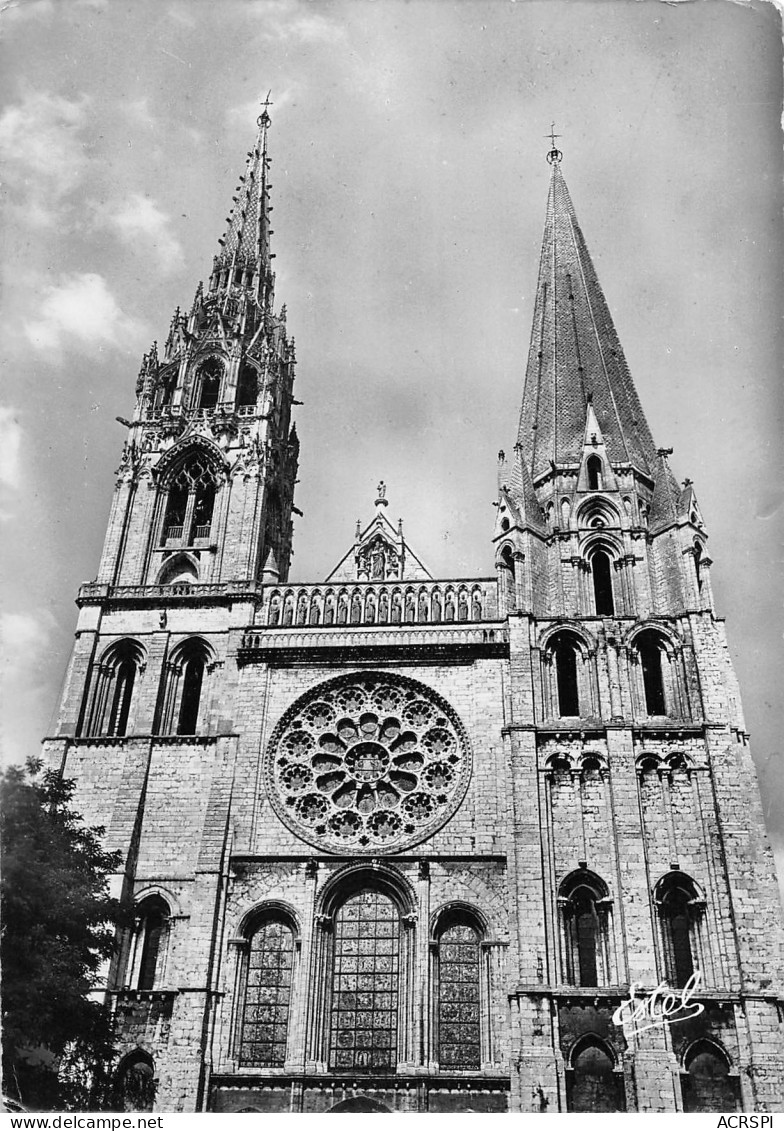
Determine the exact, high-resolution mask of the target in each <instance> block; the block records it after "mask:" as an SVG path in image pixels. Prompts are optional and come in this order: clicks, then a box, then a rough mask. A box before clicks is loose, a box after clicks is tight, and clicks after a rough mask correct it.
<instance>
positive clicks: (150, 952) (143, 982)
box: [128, 895, 170, 990]
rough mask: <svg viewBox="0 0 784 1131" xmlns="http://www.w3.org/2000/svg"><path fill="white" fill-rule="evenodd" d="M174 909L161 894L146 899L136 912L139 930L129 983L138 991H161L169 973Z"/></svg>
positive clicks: (135, 935)
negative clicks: (167, 972)
mask: <svg viewBox="0 0 784 1131" xmlns="http://www.w3.org/2000/svg"><path fill="white" fill-rule="evenodd" d="M169 931H170V909H169V905H168V903H167V902H166V900H165V899H163V897H162V896H160V895H150V896H148V897H147V898H146V899H143V900H142V901H141V902H140V903H139V906H138V908H137V912H136V927H135V931H134V935H133V940H132V946H131V953H130V956H129V975H128V981H129V983H130V984H131V986H132V987H133V988H134V989H138V990H155V989H158V988H160V986H161V983H162V982H163V979H164V975H165V973H166V959H167V957H168V949H169Z"/></svg>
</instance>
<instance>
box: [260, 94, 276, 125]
mask: <svg viewBox="0 0 784 1131" xmlns="http://www.w3.org/2000/svg"><path fill="white" fill-rule="evenodd" d="M259 101H260V102H261V99H259ZM272 105H273V102H272V91H271V90H268V91H267V97H266V98H265V99H264V101H263V102H261V106H262V111H261V113H260V114H259V116H258V118H257V119H256V125H258V126H268V125H269V124H270V116H269V108H270V106H272Z"/></svg>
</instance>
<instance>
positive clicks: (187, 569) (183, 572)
mask: <svg viewBox="0 0 784 1131" xmlns="http://www.w3.org/2000/svg"><path fill="white" fill-rule="evenodd" d="M198 580H199V564H198V562H197V560H196V559H195V558H194V557H192V556H191V555H190V554H174V555H172V557H170V558H167V560H166V561H165V562H164V563H163V565H162V566H161V569H160V572H159V574H158V577H157V579H156V582H155V584H156V585H195V584H196V583H197V582H198Z"/></svg>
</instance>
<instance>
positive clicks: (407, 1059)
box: [46, 107, 784, 1112]
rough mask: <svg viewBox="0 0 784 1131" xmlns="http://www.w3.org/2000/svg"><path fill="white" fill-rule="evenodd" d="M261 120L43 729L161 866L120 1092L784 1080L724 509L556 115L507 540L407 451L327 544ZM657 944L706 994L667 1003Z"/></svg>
mask: <svg viewBox="0 0 784 1131" xmlns="http://www.w3.org/2000/svg"><path fill="white" fill-rule="evenodd" d="M258 125H259V132H258V137H257V140H256V144H255V146H254V148H253V150H251V151H250V153H249V154H248V161H247V164H246V170H245V173H244V174H243V177H242V178H241V180H240V187H239V189H238V190H237V197H236V200H235V208H234V210H233V212H232V213H231V215H230V217H229V218H228V220H227V223H228V229H227V232H226V235H225V236H224V240H223V242H222V245H221V247H222V250H221V252H220V254H219V255H218V256H217V257H216V259H215V262H214V266H213V271H212V274H211V277H210V282H209V287H208V290H207V291H206V292H204V291H203V290H202V289H201V287H200V288H199V290H197V293H196V299H195V301H194V305H193V308H192V310H191V313H190V315H189V316H188V317H187V318H186V317H185V316H184V315H181V314H180V313H179V312H177V313H176V314H175V317H174V320H173V322H172V327H171V330H170V333H169V337H168V339H167V341H166V345H165V347H164V350H163V353H162V356H161V357H160V358H159V357H158V353H157V348H156V347H153V349H152V351H151V352H150V353H149V354H148V355H147V356H146V357H145V359H144V362H143V365H142V372H141V374H140V377H139V382H138V385H137V404H136V409H135V412H134V416H133V420H132V421H131V422H129V423H128V428H129V436H128V441H127V443H126V446H125V450H124V454H123V460H122V464H121V467H120V471H119V472H118V481H117V485H116V489H115V495H114V501H113V505H112V511H111V516H110V521H109V529H108V532H107V538H106V543H105V546H104V552H103V555H102V559H101V563H100V567H99V574H98V578H97V580H96V581H95V582H94V583H91V584H89V585H86V586H83V587H82V589H81V590H80V594H79V599H78V604H79V610H80V611H79V623H78V627H77V633H76V642H75V645H74V651H73V656H72V659H71V663H70V666H69V670H68V675H67V678H66V684H65V689H64V692H63V699H62V703H61V710H60V717H59V724H58V733H57V735H56V736H54V737H52V738H50V739H48V740H47V742H46V747H47V752H48V757H49V760H50V763H51V764H54V765H57V766H60V767H61V768H62V771H63V773H64V774H66V776H68V777H71V778H75V779H76V782H77V790H76V796H75V804H76V806H77V807H78V808H79V810H80V811H81V812H82V814H83V815H84V817H85V819H86V820H87V821H88V822H89V823H91V824H102V825H105V826H106V830H107V833H106V837H107V844H108V847H110V848H118V849H120V850H121V852H122V856H123V868H122V871H121V873H120V874H118V875H117V877H116V878H115V883H116V888H117V891H118V892H121V893H123V894H124V895H125V897H126V898H127V899H128V900H129V901H133V904H134V906H135V924H134V926H133V928H132V929H128V930H127V931H125V932H124V933H123V935H122V937H121V938H120V939H119V940H118V948H117V954H116V957H115V959H114V961H113V963H112V966H111V968H110V969H109V970H107V971H106V981H105V985H104V986H102V987H101V988H102V990H103V991H104V992H105V993H106V994H107V995H108V998H109V1000H110V1001H111V1002H112V1007H113V1009H114V1013H115V1018H116V1026H117V1038H118V1048H119V1051H120V1054H121V1058H120V1061H119V1063H118V1065H117V1082H118V1096H119V1099H120V1102H121V1103H125V1104H126V1105H128V1106H133V1107H134V1108H137V1109H138V1108H139V1107H144V1108H146V1109H147V1110H152V1109H153V1108H156V1109H157V1110H161V1111H177V1110H180V1111H192V1110H216V1111H282V1110H285V1111H328V1110H329V1111H341V1110H347V1111H390V1110H399V1111H442V1112H443V1111H467V1110H470V1111H506V1110H516V1111H560V1110H572V1111H581V1110H601V1111H616V1110H617V1111H622V1110H640V1111H676V1110H684V1109H685V1110H706V1111H713V1110H715V1111H726V1110H733V1109H735V1108H738V1107H740V1106H743V1108H748V1109H756V1110H772V1109H774V1108H775V1106H776V1104H777V1101H779V1100H780V1081H781V1079H782V1078H783V1077H784V1059H783V1055H782V1045H783V1041H782V1029H781V1025H782V1022H781V1016H782V1013H781V1010H782V998H781V988H780V986H779V985H778V984H777V983H776V982H775V978H776V977H777V976H778V972H779V971H780V970H781V968H782V964H781V919H780V912H779V910H778V900H777V893H776V889H775V881H774V877H773V870H772V861H771V855H770V850H769V848H768V847H767V843H766V840H765V832H764V824H763V819H762V814H761V809H760V802H759V797H758V794H757V789H756V782H755V780H754V773H753V767H752V763H751V760H750V756H749V752H748V744H747V740H748V736H747V734H746V732H745V728H744V723H743V719H742V715H741V710H740V700H739V695H738V689H737V683H736V680H735V677H734V673H733V670H732V665H731V662H730V659H729V654H728V651H727V647H726V642H725V639H724V629H723V624H722V622H721V620H720V619H719V618H717V617H716V615H715V613H714V610H713V600H712V595H711V589H710V578H709V566H710V560H709V557H708V553H707V534H706V531H705V528H704V523H703V520H702V516H701V513H700V510H699V507H698V504H697V501H696V496H695V494H694V489H693V486H692V485H691V484H690V483H688V482H687V483H686V484H684V485H683V486H680V485H679V484H678V483H677V481H676V480H675V478H674V475H673V473H672V472H671V470H670V468H669V465H668V462H667V457H668V453H667V452H666V451H665V450H663V449H657V448H656V446H655V443H654V440H653V438H652V437H651V434H650V431H649V429H648V425H647V423H646V420H645V416H644V413H643V411H642V407H641V405H640V403H639V400H638V398H637V394H636V392H635V389H634V385H633V383H632V379H631V376H630V374H629V372H628V369H627V366H626V363H625V361H624V357H623V352H622V349H621V346H620V342H619V339H618V337H617V335H616V332H615V330H614V328H613V324H612V319H611V316H610V312H609V307H608V304H607V302H606V300H605V298H604V296H603V294H602V290H601V287H600V285H599V282H598V279H597V277H596V273H595V270H594V268H593V265H592V263H591V259H590V256H589V254H588V251H587V247H586V244H585V241H584V239H583V236H582V233H581V231H580V228H579V225H578V223H577V219H576V215H575V211H574V208H573V206H572V203H571V199H570V197H569V193H568V190H567V188H566V184H565V182H564V179H563V176H562V173H561V168H560V163H561V154H560V152H559V151H558V150H556V149H555V148H553V149H552V150H551V153H550V162H551V165H552V179H551V184H550V194H549V199H548V204H547V219H546V224H545V233H544V240H543V248H542V257H541V263H540V270H539V280H538V285H537V294H536V302H535V309H534V324H533V331H532V337H531V346H530V351H529V356H528V364H527V369H526V379H525V387H524V391H523V399H522V408H521V414H520V424H519V431H518V437H517V443H516V444H515V446H514V450H513V453H512V455H511V457H510V458H509V460H507V459H506V457H505V455H504V454H503V453H501V454H500V457H499V487H498V499H497V514H496V523H495V529H494V531H493V545H494V553H495V566H496V569H495V574H494V575H492V576H488V577H480V578H471V579H466V578H445V579H436V578H434V577H433V576H432V575H431V573H430V572H429V571H428V569H427V568H426V567H425V565H424V564H423V562H422V559H421V558H420V557H419V555H418V554H417V553H416V552H415V550H414V548H413V547H411V546H410V545H409V543H408V541H407V539H406V538H405V537H404V535H403V527H402V523H400V522H398V523H397V525H395V523H394V522H392V521H390V519H389V518H388V516H387V510H388V506H389V500H388V499H387V490H386V487H385V486H384V484H383V483H382V484H380V485H379V489H378V493H377V497H376V500H375V513H374V515H373V517H372V518H371V520H370V521H369V522H367V523H365V524H364V525H363V524H362V523H357V527H356V532H355V535H354V538H353V542H351V544H350V545H348V546H347V550H346V553H345V554H344V555H343V556H342V558H341V560H340V561H339V562H338V564H337V565H336V567H335V569H334V570H333V571H332V572H331V573H330V574H329V576H328V577H327V578H325V579H324V580H323V581H319V582H315V583H309V584H305V583H297V584H293V583H290V582H289V580H288V566H289V559H290V554H291V513H292V510H293V509H294V508H293V490H294V482H295V475H296V467H297V459H298V445H297V440H296V434H295V432H294V430H293V428H292V427H291V421H290V412H291V405H292V403H293V397H292V382H293V363H294V350H293V344H292V342H291V341H290V340H289V339H288V338H287V335H286V328H285V320H284V318H283V314H282V312H281V314H277V315H276V314H275V313H274V309H273V285H274V276H273V274H272V270H271V258H272V256H271V252H270V250H269V236H270V230H269V212H270V204H269V199H268V197H269V184H268V180H267V174H268V156H267V135H268V131H269V125H270V121H269V115H268V112H267V108H266V107H265V109H264V112H263V113H262V115H261V116H260V118H259V122H258ZM347 543H348V538H347ZM659 981H665V982H667V983H668V984H669V985H670V986H671V987H673V988H674V989H675V991H676V993H680V992H681V991H682V990H683V989H684V987H686V986H690V987H691V991H692V999H693V1002H695V1003H696V1004H697V1005H699V1007H700V1008H699V1010H697V1011H696V1012H695V1011H694V1008H692V1009H690V1010H688V1011H687V1012H688V1014H689V1015H688V1016H684V1015H681V1016H679V1017H678V1019H677V1020H674V1023H673V1024H671V1025H669V1026H663V1025H660V1026H657V1027H652V1028H648V1029H644V1028H643V1027H642V1026H639V1025H638V1026H635V1025H634V1024H633V1023H632V1021H631V1020H630V1019H629V1016H628V1011H627V1013H626V1014H625V1015H624V1012H623V1004H624V1002H625V1001H627V1000H629V999H630V998H631V999H632V1000H633V1001H635V1002H637V1003H638V1004H639V1003H640V1002H643V1001H644V1000H645V999H646V996H647V995H648V994H649V993H650V992H651V991H652V990H653V989H654V988H655V987H656V985H657V983H658V982H659ZM619 1010H620V1012H619Z"/></svg>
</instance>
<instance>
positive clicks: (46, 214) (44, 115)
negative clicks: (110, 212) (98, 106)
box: [0, 91, 89, 226]
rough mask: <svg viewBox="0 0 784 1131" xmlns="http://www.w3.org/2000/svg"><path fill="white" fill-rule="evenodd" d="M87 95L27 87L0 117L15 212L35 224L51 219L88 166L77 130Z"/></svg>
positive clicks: (0, 154)
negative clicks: (72, 96)
mask: <svg viewBox="0 0 784 1131" xmlns="http://www.w3.org/2000/svg"><path fill="white" fill-rule="evenodd" d="M88 102H89V100H88V98H87V96H86V95H82V97H81V98H79V99H76V100H69V99H67V98H61V97H59V96H58V95H50V94H46V93H45V92H44V91H31V92H28V94H26V95H25V97H24V98H23V99H22V100H21V102H17V103H15V104H14V105H12V106H8V107H6V109H5V110H4V111H3V114H2V116H0V162H2V165H3V173H4V179H5V182H6V185H7V186H8V189H9V191H10V197H11V201H12V203H13V204H14V205H15V207H16V210H17V212H18V213H19V214H20V215H21V216H22V217H23V218H24V219H25V220H26V221H27V223H29V224H32V225H36V226H47V225H51V224H53V223H54V221H55V218H56V215H57V205H58V204H59V203H60V201H62V199H63V198H64V197H65V196H66V195H67V194H68V193H70V192H72V191H73V189H74V188H75V187H76V186H77V184H78V183H79V181H80V180H81V178H82V176H83V174H84V172H85V169H86V165H87V157H86V154H85V148H84V144H83V141H82V138H81V136H80V131H81V130H82V129H83V128H84V126H85V124H86V121H87V106H88Z"/></svg>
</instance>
